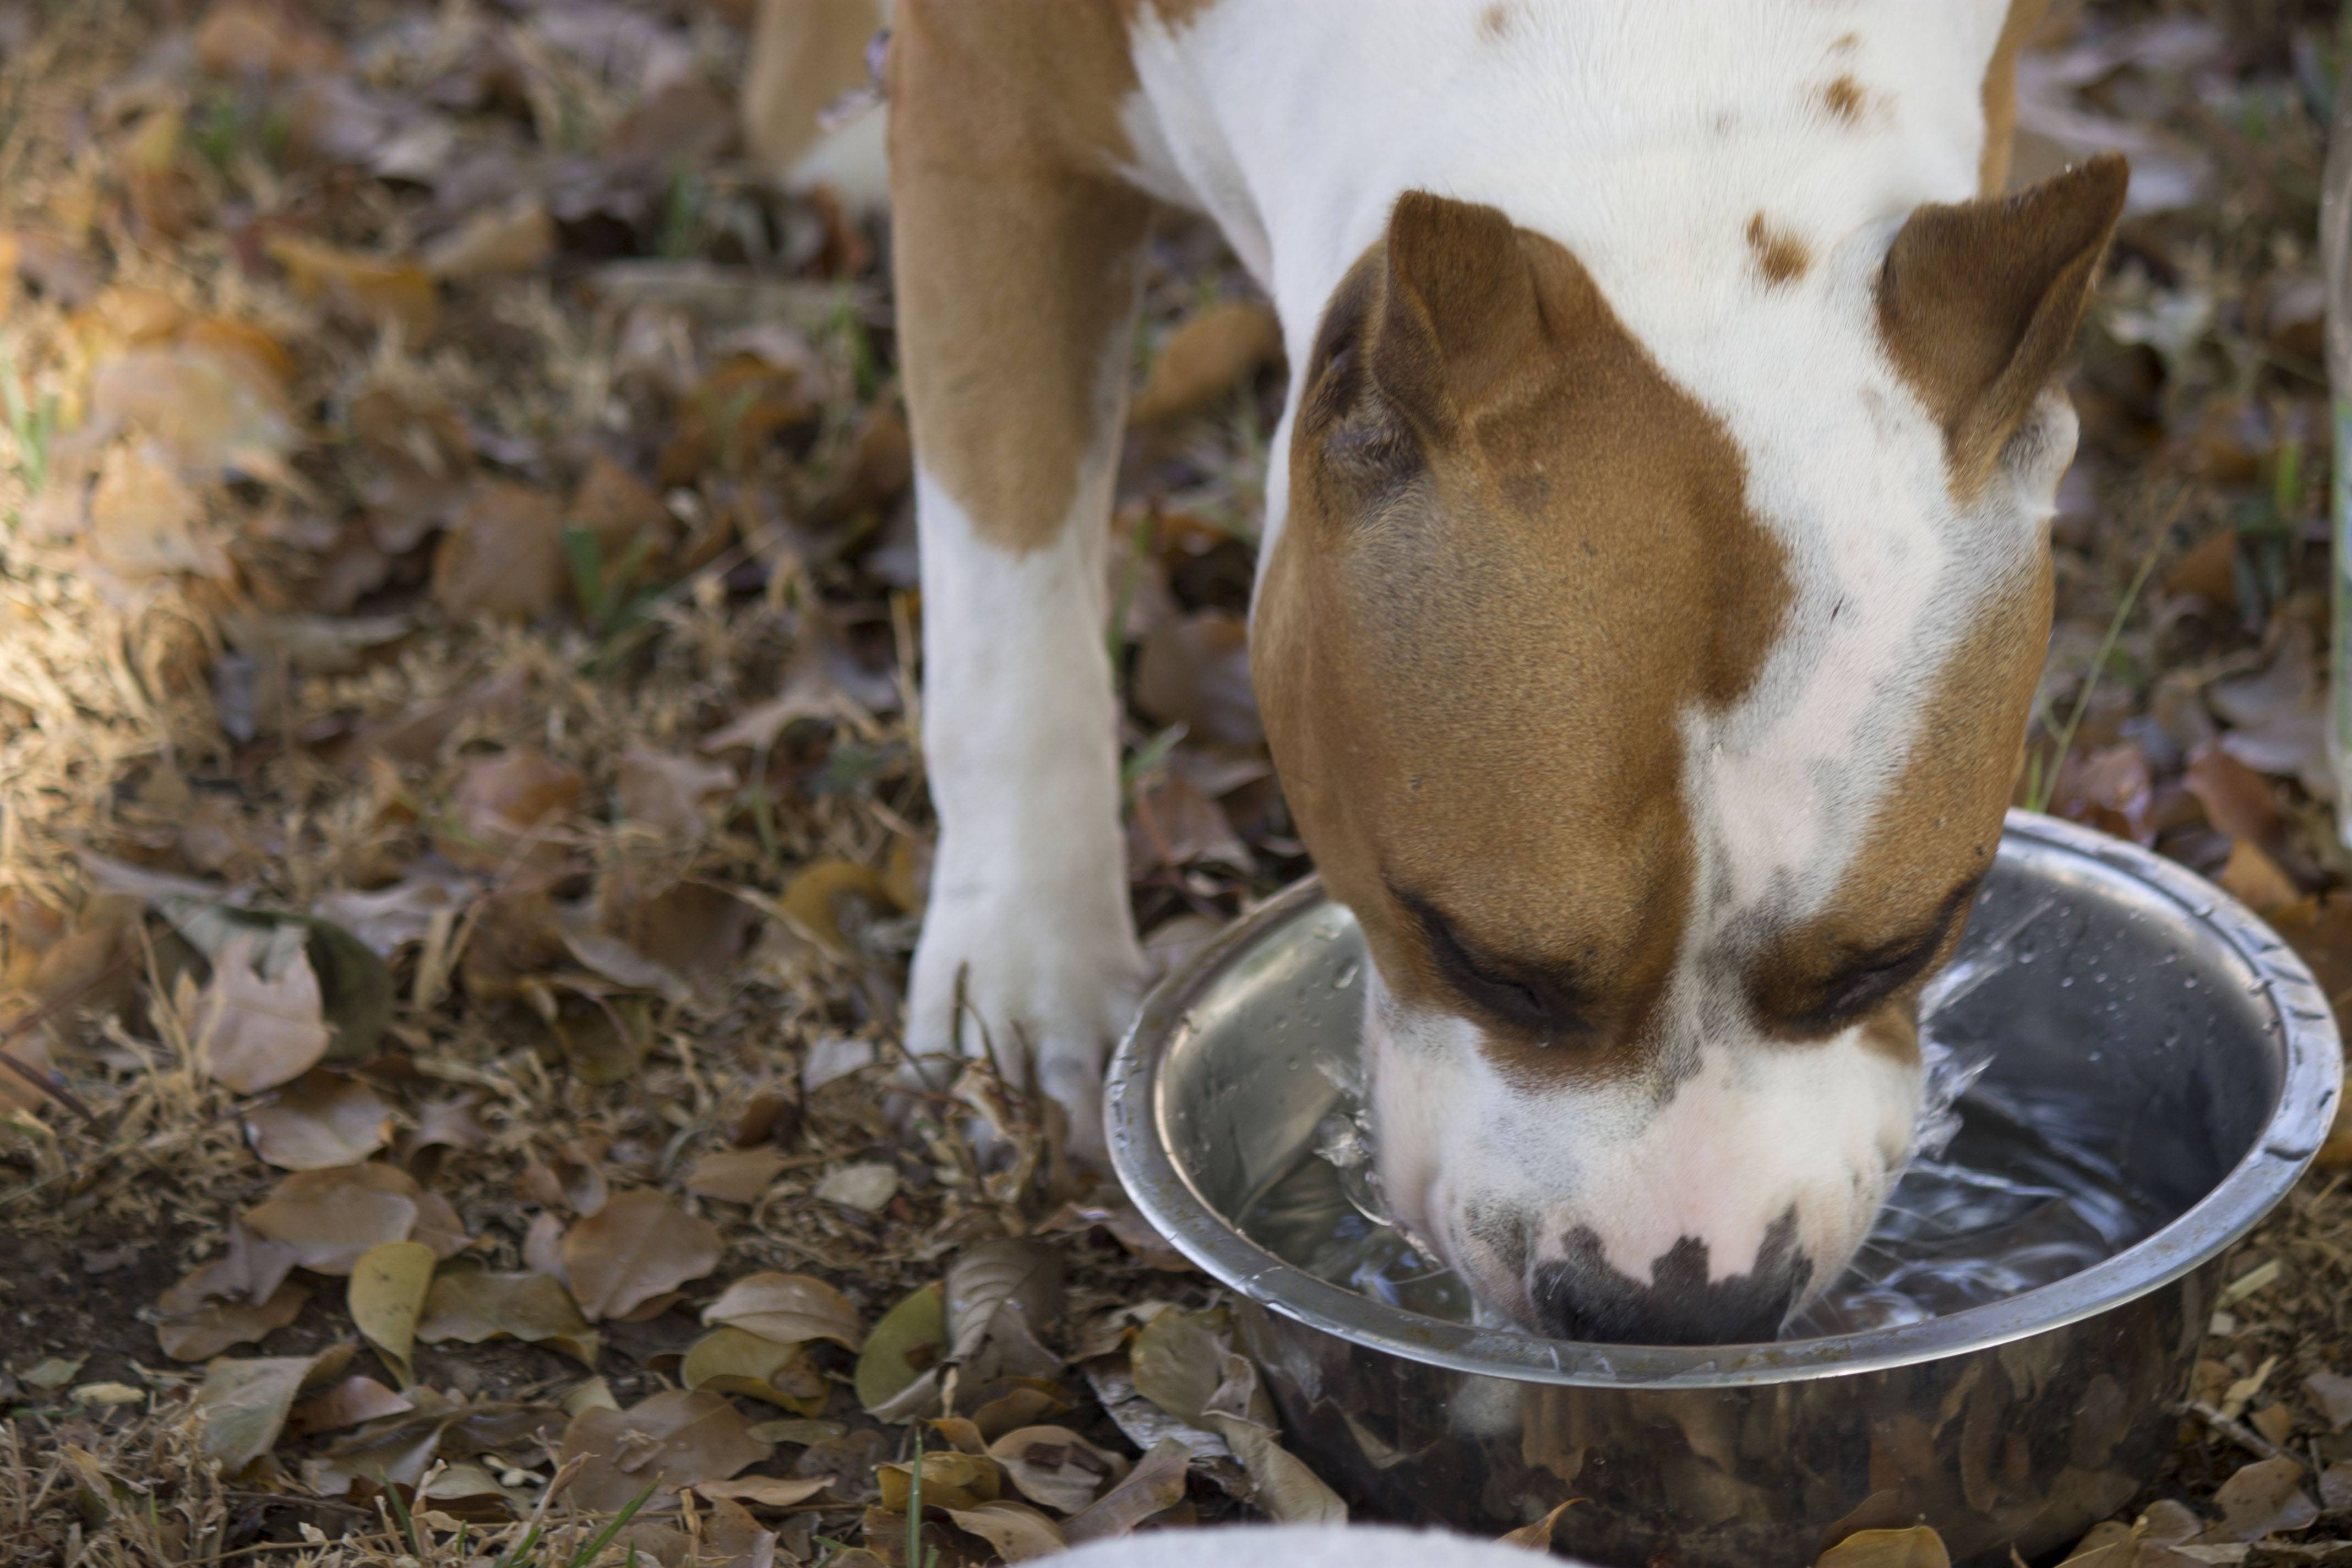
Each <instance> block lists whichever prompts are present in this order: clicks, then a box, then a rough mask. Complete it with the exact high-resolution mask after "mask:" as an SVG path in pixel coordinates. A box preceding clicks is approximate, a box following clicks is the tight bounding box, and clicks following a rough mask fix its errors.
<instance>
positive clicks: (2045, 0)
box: [1977, 0, 2050, 196]
mask: <svg viewBox="0 0 2352 1568" xmlns="http://www.w3.org/2000/svg"><path fill="white" fill-rule="evenodd" d="M2049 9H2050V0H2009V15H2008V16H2004V17H2002V18H2001V24H2000V38H1999V39H1997V40H1996V41H1995V42H1994V44H1993V47H1992V59H1991V60H1990V62H1989V63H1988V64H1987V65H1986V67H1985V75H1984V88H1983V97H1984V117H1985V139H1984V151H1983V153H1982V154H1981V155H1980V156H1979V159H1978V163H1977V194H1978V195H1983V196H1990V195H1999V194H2000V192H2001V191H2002V190H2003V189H2004V188H2006V187H2007V186H2008V184H2009V161H2010V154H2011V151H2012V149H2013V147H2014V145H2015V142H2016V139H2017V138H2016V132H2017V57H2018V56H2020V55H2021V54H2023V53H2024V52H2025V45H2026V41H2027V40H2028V39H2029V38H2031V37H2032V36H2033V30H2034V29H2035V28H2036V27H2038V26H2041V25H2042V16H2043V14H2044V13H2045V12H2047V11H2048V10H2049Z"/></svg>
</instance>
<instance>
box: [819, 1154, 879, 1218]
mask: <svg viewBox="0 0 2352 1568" xmlns="http://www.w3.org/2000/svg"><path fill="white" fill-rule="evenodd" d="M816 1195H817V1197H818V1198H820V1199H822V1200H823V1201H824V1202H825V1203H829V1204H839V1205H841V1206H842V1207H844V1208H853V1209H856V1210H857V1211H859V1212H860V1213H862V1214H878V1213H880V1212H881V1210H882V1207H883V1205H886V1204H887V1203H888V1202H889V1201H890V1200H891V1199H892V1198H894V1197H896V1196H897V1195H898V1166H896V1165H893V1164H890V1163H887V1162H885V1161H879V1160H871V1161H862V1162H860V1163H856V1164H852V1165H835V1167H834V1168H833V1169H832V1170H830V1171H827V1172H826V1173H824V1180H823V1181H822V1182H819V1183H818V1184H816Z"/></svg>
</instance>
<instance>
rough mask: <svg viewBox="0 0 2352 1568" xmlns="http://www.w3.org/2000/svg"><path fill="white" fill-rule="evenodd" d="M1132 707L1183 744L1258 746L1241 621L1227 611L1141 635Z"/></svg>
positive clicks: (1261, 734)
mask: <svg viewBox="0 0 2352 1568" xmlns="http://www.w3.org/2000/svg"><path fill="white" fill-rule="evenodd" d="M1135 705H1136V706H1137V707H1138V708H1139V709H1141V710H1143V712H1144V714H1145V716H1147V717H1148V718H1150V720H1151V721H1153V722H1154V723H1158V724H1162V725H1166V724H1181V725H1183V726H1184V733H1185V736H1186V738H1187V739H1189V740H1192V741H1197V742H1205V743H1207V744H1210V745H1214V746H1232V747H1236V748H1240V749H1243V750H1247V749H1250V748H1253V747H1256V746H1261V745H1263V744H1265V725H1264V724H1263V723H1262V722H1261V721H1259V719H1258V712H1257V693H1256V691H1255V689H1254V688H1252V686H1251V685H1250V669H1249V623H1248V621H1247V620H1245V619H1244V617H1243V616H1239V615H1237V614H1235V613H1234V612H1233V611H1231V610H1202V611H1201V612H1200V613H1198V614H1197V615H1191V616H1168V617H1167V618H1165V619H1163V620H1160V621H1159V622H1157V623H1155V624H1154V625H1153V626H1151V627H1150V629H1149V630H1148V631H1146V632H1145V633H1144V636H1143V646H1142V647H1141V648H1140V649H1139V651H1138V653H1137V656H1136V661H1135Z"/></svg>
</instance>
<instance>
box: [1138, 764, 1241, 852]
mask: <svg viewBox="0 0 2352 1568" xmlns="http://www.w3.org/2000/svg"><path fill="white" fill-rule="evenodd" d="M1127 844H1128V864H1129V865H1130V866H1138V867H1145V868H1153V867H1158V868H1166V869H1168V870H1171V871H1181V870H1182V869H1183V868H1185V867H1187V866H1194V865H1218V866H1225V867H1230V868H1233V869H1234V870H1236V871H1241V872H1244V873H1246V872H1248V871H1250V870H1251V869H1252V868H1254V867H1255V865H1256V861H1255V858H1253V857H1252V856H1251V854H1250V850H1249V846H1248V845H1246V844H1244V843H1243V842H1242V841H1241V837H1240V835H1238V834H1236V833H1235V832H1234V825H1233V822H1232V820H1231V819H1230V818H1228V817H1227V816H1225V812H1224V808H1223V806H1221V805H1218V804H1217V803H1216V802H1215V801H1213V800H1211V799H1210V798H1209V797H1208V796H1207V795H1204V794H1202V791H1201V790H1200V788H1199V787H1198V786H1197V785H1195V784H1193V783H1192V781H1191V780H1190V779H1186V778H1183V777H1181V776H1180V775H1179V774H1177V773H1161V774H1160V775H1159V776H1158V777H1157V778H1155V779H1153V780H1152V781H1151V782H1150V783H1149V784H1146V785H1144V786H1143V787H1141V788H1139V789H1138V790H1137V791H1136V795H1135V812H1134V815H1133V816H1131V817H1130V818H1129V821H1128V830H1127Z"/></svg>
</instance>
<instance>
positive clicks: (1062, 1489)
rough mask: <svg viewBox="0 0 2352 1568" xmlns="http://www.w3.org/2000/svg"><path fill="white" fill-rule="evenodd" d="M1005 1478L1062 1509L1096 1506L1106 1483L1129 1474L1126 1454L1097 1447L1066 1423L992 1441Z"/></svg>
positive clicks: (1113, 1483) (991, 1449) (1028, 1495)
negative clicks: (1096, 1501)
mask: <svg viewBox="0 0 2352 1568" xmlns="http://www.w3.org/2000/svg"><path fill="white" fill-rule="evenodd" d="M988 1454H989V1457H990V1458H992V1459H994V1460H995V1461H996V1462H997V1463H998V1464H999V1465H1001V1466H1003V1468H1004V1475H1005V1479H1008V1480H1010V1481H1011V1482H1012V1483H1013V1488H1014V1489H1016V1490H1018V1491H1019V1492H1020V1493H1021V1495H1022V1496H1023V1497H1025V1498H1027V1499H1028V1500H1030V1501H1032V1502H1040V1503H1044V1504H1045V1506H1046V1507H1047V1508H1050V1509H1054V1510H1057V1511H1059V1512H1062V1513H1077V1512H1079V1511H1081V1510H1084V1509H1086V1508H1087V1507H1089V1506H1091V1505H1092V1504H1093V1502H1094V1500H1095V1499H1096V1497H1097V1495H1098V1494H1099V1493H1100V1492H1101V1491H1102V1489H1104V1488H1105V1487H1106V1486H1116V1485H1117V1484H1118V1482H1120V1481H1122V1480H1124V1479H1127V1471H1128V1463H1127V1460H1126V1458H1124V1457H1123V1456H1121V1455H1118V1454H1113V1453H1111V1452H1109V1451H1108V1450H1107V1449H1103V1448H1097V1447H1095V1446H1094V1445H1093V1444H1092V1443H1089V1442H1087V1440H1086V1439H1085V1438H1084V1437H1081V1436H1078V1435H1077V1434H1076V1432H1073V1431H1071V1430H1070V1429H1069V1428H1068V1427H1066V1426H1024V1427H1021V1428H1019V1429H1018V1430H1016V1431H1012V1432H1007V1433H1006V1434H1004V1436H1002V1437H999V1438H998V1439H996V1441H994V1442H993V1443H991V1444H990V1445H989V1446H988Z"/></svg>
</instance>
